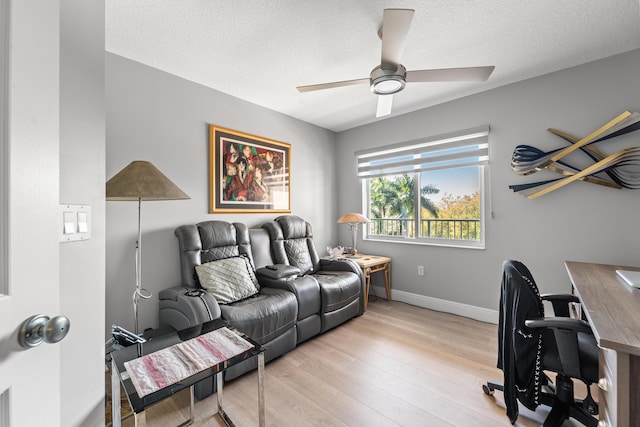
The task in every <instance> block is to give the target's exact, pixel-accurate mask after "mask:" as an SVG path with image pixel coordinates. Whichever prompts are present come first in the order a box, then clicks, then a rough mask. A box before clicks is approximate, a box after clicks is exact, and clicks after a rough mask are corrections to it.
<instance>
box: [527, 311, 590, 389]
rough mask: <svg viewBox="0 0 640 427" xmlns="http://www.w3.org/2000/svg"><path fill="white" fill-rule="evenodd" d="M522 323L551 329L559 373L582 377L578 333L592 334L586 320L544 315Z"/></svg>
mask: <svg viewBox="0 0 640 427" xmlns="http://www.w3.org/2000/svg"><path fill="white" fill-rule="evenodd" d="M524 324H525V326H527V327H528V328H532V329H535V328H544V329H548V330H550V331H552V332H553V337H554V339H555V343H556V346H557V349H558V357H559V361H560V364H561V365H562V372H561V373H563V374H565V375H568V376H570V377H573V378H582V371H581V365H580V346H579V344H578V333H580V332H582V333H585V334H593V332H592V331H591V327H590V326H589V324H588V323H587V322H585V321H584V320H580V319H571V318H567V317H545V318H541V319H531V320H525V322H524ZM545 339H546V338H545ZM544 345H545V344H543V346H544Z"/></svg>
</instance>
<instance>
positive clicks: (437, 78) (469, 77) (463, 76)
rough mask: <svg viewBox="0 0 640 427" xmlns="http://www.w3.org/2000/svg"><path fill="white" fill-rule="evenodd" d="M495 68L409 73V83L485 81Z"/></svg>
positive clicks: (442, 69) (449, 69)
mask: <svg viewBox="0 0 640 427" xmlns="http://www.w3.org/2000/svg"><path fill="white" fill-rule="evenodd" d="M494 68H496V67H495V66H493V65H492V66H489V67H468V68H441V69H438V70H416V71H407V82H459V81H485V80H487V79H488V78H489V76H490V75H491V73H492V72H493V69H494Z"/></svg>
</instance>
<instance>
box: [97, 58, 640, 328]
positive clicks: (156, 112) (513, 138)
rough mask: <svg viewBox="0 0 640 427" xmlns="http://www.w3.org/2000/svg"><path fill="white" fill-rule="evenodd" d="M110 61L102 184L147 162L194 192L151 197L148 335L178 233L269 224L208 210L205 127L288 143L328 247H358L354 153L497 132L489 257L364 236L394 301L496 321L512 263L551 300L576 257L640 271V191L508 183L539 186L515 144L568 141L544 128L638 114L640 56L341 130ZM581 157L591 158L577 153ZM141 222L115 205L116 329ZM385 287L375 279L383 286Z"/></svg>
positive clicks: (593, 125)
mask: <svg viewBox="0 0 640 427" xmlns="http://www.w3.org/2000/svg"><path fill="white" fill-rule="evenodd" d="M106 66H107V85H106V86H107V91H106V93H107V173H106V175H107V177H111V176H113V175H114V174H116V173H117V172H118V171H119V170H120V169H122V168H123V167H124V166H126V165H127V164H128V163H129V162H130V161H132V160H138V159H141V160H150V161H152V162H153V163H154V164H155V165H156V166H157V167H158V168H159V169H160V170H161V171H163V172H164V173H165V174H166V175H167V176H168V177H169V178H170V179H172V180H173V181H174V182H175V183H176V184H177V185H178V186H179V187H180V188H182V190H184V191H185V192H186V193H187V194H189V195H190V196H191V200H188V201H168V202H144V203H143V206H142V216H143V219H142V222H143V245H144V250H143V254H144V255H143V266H144V268H143V284H144V286H145V287H146V288H147V289H149V290H151V291H152V293H153V295H154V296H153V298H152V299H151V300H149V301H144V302H143V303H142V306H141V319H142V321H141V325H142V326H143V327H151V326H155V325H156V323H157V293H158V291H159V290H161V289H163V288H165V287H168V286H173V285H175V284H177V283H178V279H179V273H178V268H179V266H178V256H177V247H176V241H175V237H174V236H173V230H174V228H175V227H176V226H178V225H181V224H186V223H194V222H198V221H204V220H208V219H223V220H227V221H241V222H245V223H246V224H248V225H249V226H258V225H259V224H260V223H261V222H263V221H265V220H268V219H270V218H272V217H273V216H274V215H241V214H238V215H210V214H208V213H207V209H208V184H207V179H208V160H207V159H208V158H207V155H208V148H207V144H208V141H207V138H208V134H207V124H208V123H214V124H218V125H221V126H224V127H228V128H232V129H236V130H239V131H242V132H247V133H251V134H255V135H260V136H264V137H267V138H271V139H275V140H279V141H284V142H288V143H290V144H291V145H292V154H293V180H292V212H293V213H294V214H297V215H300V216H301V217H304V218H306V219H307V220H308V221H310V222H311V224H313V226H314V232H315V235H316V243H317V246H318V248H319V249H320V250H321V251H323V248H324V247H325V246H326V245H327V244H331V245H337V244H343V245H348V244H349V242H350V235H349V233H348V228H347V227H344V226H340V225H337V224H336V220H337V218H338V217H339V216H340V215H341V214H342V213H345V212H352V211H359V210H360V209H361V203H360V201H361V198H362V193H361V184H360V181H359V180H358V179H357V177H356V173H355V160H354V157H353V153H354V152H355V151H357V150H360V149H363V148H370V147H377V146H380V145H384V144H387V143H396V142H401V141H406V140H410V139H414V138H418V137H422V136H425V135H437V134H440V133H446V132H451V131H456V130H460V129H466V128H470V127H475V126H479V125H485V124H488V125H490V126H491V129H492V130H491V136H490V143H491V149H490V150H491V155H490V157H491V158H490V161H491V171H490V179H489V182H488V186H487V189H488V191H487V194H489V195H490V198H489V201H488V202H489V203H488V204H487V207H488V208H487V210H488V211H489V210H491V212H492V213H493V215H492V216H491V215H488V216H487V222H486V249H484V250H477V249H461V248H448V247H435V246H418V245H407V244H398V243H380V242H372V241H362V240H361V235H359V240H360V241H359V242H358V249H359V250H360V251H361V252H363V253H373V254H381V255H387V256H391V258H392V259H393V262H392V288H393V289H394V294H393V298H394V299H398V300H402V301H407V302H411V303H414V304H416V305H422V306H427V307H431V308H436V309H442V310H446V311H451V312H454V313H459V314H463V315H469V316H471V317H476V318H480V319H483V320H490V321H491V320H495V319H496V311H495V310H496V309H497V305H498V298H499V281H500V276H501V264H502V261H503V260H504V259H507V258H516V259H520V260H521V261H523V262H525V263H526V264H527V265H528V266H529V267H530V268H531V270H532V272H533V274H534V275H535V277H536V279H537V281H538V282H539V285H540V287H541V288H542V289H543V291H549V292H551V291H568V290H569V289H570V287H569V280H568V278H567V275H566V272H565V270H564V265H563V261H564V260H567V259H574V260H584V261H594V262H607V263H620V264H631V265H639V264H640V235H639V234H640V232H639V231H638V227H637V220H638V218H637V216H638V215H637V212H640V197H638V193H636V192H633V191H629V190H621V191H618V190H612V189H608V188H601V187H598V186H594V185H592V184H585V183H582V182H578V183H573V184H571V185H569V186H567V187H565V188H563V189H561V190H559V191H556V192H553V193H551V194H548V195H546V196H544V197H542V198H539V199H536V200H528V199H526V198H525V197H523V196H521V195H519V194H516V193H513V192H511V191H510V190H509V189H508V188H507V186H508V185H509V184H515V183H523V182H530V181H533V180H537V179H538V178H542V176H540V177H538V176H532V177H519V176H517V175H515V174H514V173H513V172H512V171H511V169H510V166H509V163H510V158H511V153H512V151H513V148H514V147H515V146H516V145H518V144H525V143H526V144H531V145H535V146H538V147H540V148H542V149H546V150H548V149H552V148H556V147H560V146H562V143H561V141H560V140H559V139H558V138H557V137H554V136H553V135H551V134H549V133H548V132H546V129H547V128H548V127H555V128H559V129H561V130H565V131H567V132H569V133H573V134H575V135H577V136H586V135H587V134H589V133H590V132H592V131H593V130H595V129H597V128H598V127H600V126H601V125H602V124H604V123H605V122H607V121H608V120H610V119H612V118H613V117H615V116H617V115H618V114H619V113H621V112H622V111H624V110H626V109H629V110H637V109H638V108H640V106H639V105H638V104H639V102H640V101H639V100H640V87H638V85H637V84H636V83H637V82H636V80H637V79H636V77H637V70H638V69H640V51H633V52H630V53H627V54H623V55H619V56H615V57H612V58H609V59H605V60H601V61H597V62H594V63H590V64H586V65H583V66H579V67H575V68H572V69H568V70H564V71H561V72H557V73H553V74H549V75H546V76H542V77H539V78H535V79H531V80H527V81H524V82H521V83H516V84H512V85H509V86H505V87H502V88H498V89H495V90H491V91H488V92H485V93H481V94H477V95H473V96H470V97H467V98H463V99H460V100H456V101H453V102H449V103H446V104H442V105H439V106H435V107H432V108H427V109H424V110H420V111H418V112H414V113H410V114H405V115H403V116H399V117H395V118H390V119H387V120H384V121H380V122H377V123H374V124H370V125H366V126H362V127H359V128H355V129H351V130H348V131H344V132H341V133H339V134H333V133H331V132H329V131H326V130H323V129H320V128H317V127H314V126H312V125H309V124H307V123H304V122H300V121H298V120H295V119H292V118H290V117H287V116H284V115H281V114H278V113H275V112H273V111H270V110H267V109H264V108H262V107H259V106H256V105H253V104H250V103H247V102H244V101H241V100H238V99H236V98H233V97H230V96H228V95H225V94H222V93H220V92H217V91H215V90H211V89H207V88H204V87H202V86H199V85H197V84H194V83H190V82H187V81H185V80H182V79H179V78H177V77H175V76H171V75H169V74H166V73H163V72H160V71H158V70H154V69H152V68H149V67H146V66H143V65H141V64H138V63H135V62H132V61H130V60H127V59H125V58H122V57H119V56H116V55H112V54H107V61H106ZM398 96H402V94H400V95H398ZM639 137H640V134H638V135H634V134H631V135H628V136H625V137H623V138H619V139H618V140H616V141H612V142H608V143H605V144H601V146H600V148H601V149H602V150H603V151H606V152H607V153H613V152H614V151H616V150H617V149H618V148H620V147H626V146H631V145H639V144H640V142H639V141H638V138H639ZM574 157H575V158H576V159H577V163H578V164H582V163H584V164H586V163H585V162H584V161H583V159H582V158H581V157H580V155H579V154H577V155H575V156H574ZM572 160H573V158H572ZM338 183H339V185H338ZM136 221H137V204H136V203H128V202H109V203H107V230H108V235H107V237H106V243H107V249H106V251H107V276H106V277H107V302H106V304H107V312H106V319H107V326H110V325H111V323H118V324H121V325H123V326H125V327H131V326H132V325H133V315H132V308H131V302H130V301H131V292H132V289H133V286H134V285H133V277H134V272H133V267H134V264H133V261H134V241H135V234H136ZM418 265H423V266H425V275H424V276H418V275H417V266H418ZM380 279H381V278H380V277H374V286H375V287H376V292H380V289H379V288H378V287H379V286H381V285H382V283H381V280H380ZM380 295H382V293H380Z"/></svg>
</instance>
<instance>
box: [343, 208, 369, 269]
mask: <svg viewBox="0 0 640 427" xmlns="http://www.w3.org/2000/svg"><path fill="white" fill-rule="evenodd" d="M367 222H369V219H368V218H367V217H366V216H364V215H361V214H359V213H348V214H344V215H342V216H341V217H340V219H338V223H340V224H349V228H350V229H351V256H350V257H349V258H360V255H358V251H357V250H356V240H357V238H358V224H365V223H367Z"/></svg>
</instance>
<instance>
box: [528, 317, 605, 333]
mask: <svg viewBox="0 0 640 427" xmlns="http://www.w3.org/2000/svg"><path fill="white" fill-rule="evenodd" d="M524 324H525V325H526V326H527V328H532V329H536V328H547V329H568V330H571V331H574V332H584V333H587V334H591V333H593V332H592V331H591V327H590V326H589V323H587V322H585V321H584V320H580V319H571V318H567V317H543V318H539V319H530V320H525V322H524Z"/></svg>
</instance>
